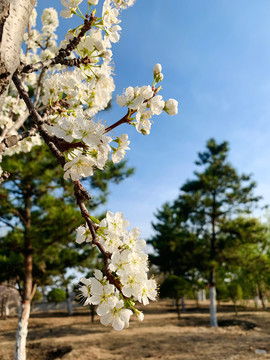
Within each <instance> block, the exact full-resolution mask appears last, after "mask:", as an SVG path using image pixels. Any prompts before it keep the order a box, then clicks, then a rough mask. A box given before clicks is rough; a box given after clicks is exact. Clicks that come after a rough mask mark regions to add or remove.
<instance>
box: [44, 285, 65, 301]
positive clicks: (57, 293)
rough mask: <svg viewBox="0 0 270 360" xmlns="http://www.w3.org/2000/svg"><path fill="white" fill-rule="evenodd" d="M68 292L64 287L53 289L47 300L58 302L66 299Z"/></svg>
mask: <svg viewBox="0 0 270 360" xmlns="http://www.w3.org/2000/svg"><path fill="white" fill-rule="evenodd" d="M66 297H67V296H66V292H65V290H63V289H57V288H54V289H52V290H51V291H50V292H49V293H48V295H47V300H48V302H53V303H58V302H62V301H65V300H66Z"/></svg>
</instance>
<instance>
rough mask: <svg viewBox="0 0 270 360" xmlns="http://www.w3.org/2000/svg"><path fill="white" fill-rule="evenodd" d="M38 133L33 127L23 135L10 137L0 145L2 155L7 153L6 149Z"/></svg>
mask: <svg viewBox="0 0 270 360" xmlns="http://www.w3.org/2000/svg"><path fill="white" fill-rule="evenodd" d="M36 133H37V127H36V126H33V127H32V128H31V129H30V130H28V131H24V132H23V133H21V134H18V135H11V136H8V137H7V138H5V139H4V140H3V141H1V143H0V154H1V153H3V152H5V151H6V149H8V148H10V147H13V146H15V145H17V144H18V142H19V141H22V140H23V139H26V138H28V137H30V136H34V135H36Z"/></svg>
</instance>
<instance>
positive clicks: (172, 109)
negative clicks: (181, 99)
mask: <svg viewBox="0 0 270 360" xmlns="http://www.w3.org/2000/svg"><path fill="white" fill-rule="evenodd" d="M163 110H164V111H166V113H167V114H168V115H176V114H177V113H178V101H177V100H174V99H169V100H168V101H166V102H165V106H164V109H163Z"/></svg>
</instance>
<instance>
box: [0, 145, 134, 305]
mask: <svg viewBox="0 0 270 360" xmlns="http://www.w3.org/2000/svg"><path fill="white" fill-rule="evenodd" d="M34 159H35V161H33V160H34ZM3 165H4V166H5V168H7V169H9V171H10V173H11V175H10V177H9V179H8V180H7V181H6V182H5V183H4V184H3V186H2V187H1V188H0V198H1V203H0V224H1V225H2V231H3V227H4V228H5V231H6V235H5V236H2V238H0V245H1V246H0V282H1V281H5V280H9V279H16V280H17V284H18V286H19V288H20V290H21V296H22V302H23V303H30V302H31V299H32V298H33V296H34V293H35V289H36V287H37V285H47V284H51V283H52V277H55V276H60V275H61V276H65V274H66V272H67V269H70V268H74V267H76V268H78V269H80V270H82V269H83V268H85V267H91V265H92V264H93V259H94V258H95V256H96V251H95V250H93V248H90V247H89V246H85V247H84V250H83V251H82V247H81V246H80V249H77V245H76V243H75V236H74V235H75V234H74V230H75V228H76V227H78V226H79V225H80V224H81V223H82V218H81V213H80V211H79V210H78V209H77V205H76V204H75V201H74V197H73V196H72V194H73V188H72V182H66V181H65V182H64V181H63V179H62V176H59V177H58V176H57V174H58V173H60V172H62V169H61V167H60V166H59V165H58V163H57V161H56V160H55V158H54V157H53V156H52V155H51V153H50V152H49V150H48V149H47V148H46V147H45V146H41V147H35V148H33V150H32V151H31V152H30V153H20V154H18V155H16V156H13V157H8V156H6V157H5V158H4V159H3ZM132 172H133V169H131V168H127V166H126V163H125V162H122V163H119V164H118V165H117V166H115V165H112V164H109V165H108V168H107V169H106V170H105V171H103V172H102V173H101V172H99V171H96V172H95V174H94V176H93V177H91V178H89V179H86V180H85V181H84V182H85V186H86V187H88V188H89V187H91V189H92V190H93V189H96V190H97V191H96V195H97V196H96V197H95V198H93V201H92V202H91V206H92V208H91V210H94V209H96V208H97V206H98V205H99V204H101V203H104V202H105V201H106V197H107V195H108V183H109V182H110V181H114V182H117V183H118V182H120V181H122V180H123V179H124V178H125V177H127V176H130V175H131V174H132ZM55 174H56V175H55ZM7 229H9V230H8V231H7Z"/></svg>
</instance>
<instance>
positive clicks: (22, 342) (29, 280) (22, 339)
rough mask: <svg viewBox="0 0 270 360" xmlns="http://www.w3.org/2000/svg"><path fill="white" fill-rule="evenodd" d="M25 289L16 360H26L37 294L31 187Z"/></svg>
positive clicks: (26, 218) (27, 204)
mask: <svg viewBox="0 0 270 360" xmlns="http://www.w3.org/2000/svg"><path fill="white" fill-rule="evenodd" d="M24 205H25V208H24V216H23V218H24V220H23V224H24V249H23V255H24V284H23V285H24V287H23V297H22V304H21V308H20V312H19V319H18V327H17V333H16V345H15V360H25V359H26V338H27V332H28V320H29V316H30V308H31V300H32V298H33V296H34V294H35V289H36V286H34V287H33V248H32V242H31V236H30V234H29V232H30V228H31V187H30V185H29V188H28V189H27V191H26V193H25V195H24Z"/></svg>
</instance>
